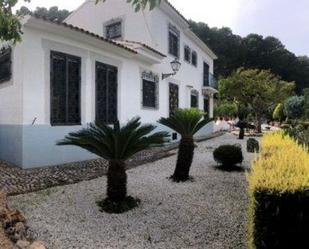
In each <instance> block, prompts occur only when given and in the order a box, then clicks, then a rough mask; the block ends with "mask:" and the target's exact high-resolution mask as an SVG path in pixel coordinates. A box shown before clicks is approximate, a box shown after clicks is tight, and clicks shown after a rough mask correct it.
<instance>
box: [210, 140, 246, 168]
mask: <svg viewBox="0 0 309 249" xmlns="http://www.w3.org/2000/svg"><path fill="white" fill-rule="evenodd" d="M213 156H214V159H215V161H216V162H217V163H219V164H221V165H222V166H223V167H229V166H234V165H236V164H238V163H242V161H243V160H244V158H243V155H242V151H241V146H239V145H221V146H220V147H218V148H217V149H215V151H214V153H213Z"/></svg>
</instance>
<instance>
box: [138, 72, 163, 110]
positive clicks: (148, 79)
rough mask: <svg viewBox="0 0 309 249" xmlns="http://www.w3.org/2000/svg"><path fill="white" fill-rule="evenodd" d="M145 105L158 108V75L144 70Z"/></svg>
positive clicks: (143, 90)
mask: <svg viewBox="0 0 309 249" xmlns="http://www.w3.org/2000/svg"><path fill="white" fill-rule="evenodd" d="M142 80H143V89H142V92H143V93H142V94H143V100H142V101H143V107H147V108H157V107H158V82H159V78H158V76H156V75H154V74H153V73H151V72H150V73H148V72H143V74H142Z"/></svg>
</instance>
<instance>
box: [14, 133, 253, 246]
mask: <svg viewBox="0 0 309 249" xmlns="http://www.w3.org/2000/svg"><path fill="white" fill-rule="evenodd" d="M245 142H246V140H244V141H239V140H237V139H235V137H234V136H233V135H230V134H226V135H224V136H221V137H217V138H215V139H211V140H208V141H205V142H201V143H199V144H198V148H197V149H196V152H195V158H194V162H193V165H192V176H193V177H194V181H191V182H187V183H182V184H177V183H173V182H171V181H169V180H168V179H167V177H168V176H170V175H171V174H172V172H173V169H174V166H175V161H176V156H171V157H168V158H164V159H162V160H159V161H156V162H153V163H149V164H145V165H143V166H140V167H138V168H134V169H131V170H129V171H128V190H129V194H130V195H132V196H134V197H138V198H139V199H141V201H142V202H141V205H140V206H139V207H138V208H136V209H134V210H132V211H130V212H128V213H125V214H121V215H111V214H107V213H102V212H100V211H99V207H98V206H97V205H96V201H98V200H100V199H103V198H104V197H105V189H106V177H101V178H97V179H94V180H90V181H84V182H80V183H78V184H74V185H68V186H62V187H55V188H51V189H48V190H44V191H40V192H37V193H31V194H25V195H20V196H14V197H10V198H9V206H10V207H12V208H17V209H20V210H22V211H23V212H24V214H25V216H26V217H27V219H28V225H29V226H30V228H31V229H32V230H33V231H34V232H35V233H36V234H37V237H38V239H39V240H42V241H43V242H44V243H45V244H46V245H47V248H50V249H56V248H57V249H62V248H63V249H64V248H65V249H69V248H83V249H88V248H89V249H93V248H111V249H112V248H117V249H118V248H134V249H139V248H143V249H144V248H196V249H198V248H201V249H204V248H207V249H212V248H216V249H218V248H220V249H224V248H247V246H246V238H245V234H246V232H245V229H246V213H247V201H248V200H247V190H246V188H247V183H246V177H245V173H244V172H242V171H235V172H226V171H221V170H219V169H217V168H216V163H215V162H214V161H213V157H212V152H213V150H214V149H215V148H216V147H217V146H219V145H221V144H226V143H241V144H242V146H243V151H244V152H245ZM252 157H253V154H247V153H245V161H244V163H243V167H244V168H248V167H249V164H250V160H251V159H252Z"/></svg>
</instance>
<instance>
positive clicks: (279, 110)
mask: <svg viewBox="0 0 309 249" xmlns="http://www.w3.org/2000/svg"><path fill="white" fill-rule="evenodd" d="M273 119H274V120H278V121H279V122H281V121H282V120H283V119H284V111H283V104H282V103H280V104H278V105H277V106H276V108H275V110H274V112H273Z"/></svg>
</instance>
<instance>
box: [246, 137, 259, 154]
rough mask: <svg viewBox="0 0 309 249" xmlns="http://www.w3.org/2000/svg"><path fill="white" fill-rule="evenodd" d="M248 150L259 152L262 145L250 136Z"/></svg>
mask: <svg viewBox="0 0 309 249" xmlns="http://www.w3.org/2000/svg"><path fill="white" fill-rule="evenodd" d="M247 151H248V152H249V153H255V152H257V153H259V152H260V145H259V142H258V141H257V140H256V139H254V138H249V139H248V141H247Z"/></svg>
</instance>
